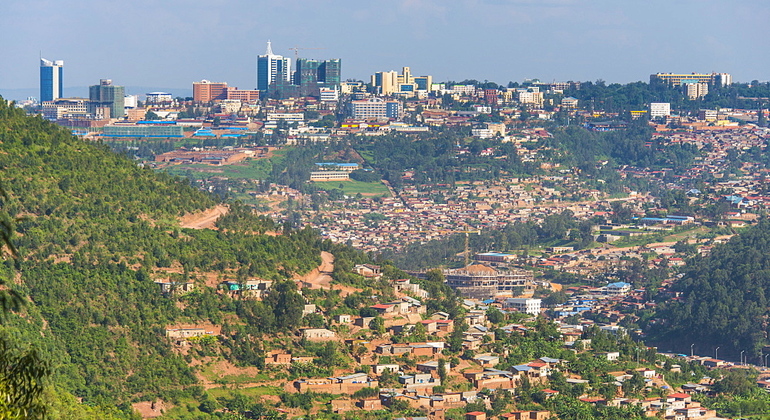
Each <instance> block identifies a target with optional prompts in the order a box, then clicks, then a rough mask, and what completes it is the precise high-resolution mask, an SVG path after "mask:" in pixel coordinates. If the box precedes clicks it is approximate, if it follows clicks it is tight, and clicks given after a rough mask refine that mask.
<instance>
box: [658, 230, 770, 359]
mask: <svg viewBox="0 0 770 420" xmlns="http://www.w3.org/2000/svg"><path fill="white" fill-rule="evenodd" d="M768 250H770V221H768V220H763V221H761V222H760V223H758V224H757V225H756V226H755V227H753V228H751V229H750V230H748V231H746V232H744V233H741V234H740V235H737V236H735V237H733V238H732V239H731V240H730V242H728V243H726V244H723V245H718V246H716V247H715V248H714V249H713V250H712V252H711V254H710V255H709V256H707V257H698V258H695V259H694V260H692V261H690V262H689V263H688V267H687V269H686V272H685V275H684V277H683V278H682V279H681V280H679V281H678V282H677V283H676V284H675V285H674V286H673V291H675V292H678V293H679V295H680V296H679V297H677V298H676V299H675V300H672V301H669V302H667V303H666V304H664V305H662V308H661V310H660V311H659V312H658V315H657V316H656V324H655V325H653V328H652V331H651V332H652V334H653V336H654V339H655V340H654V341H658V342H660V343H661V344H664V345H666V346H671V347H673V348H677V349H679V351H680V352H682V353H689V347H690V345H691V344H694V345H695V346H694V349H695V352H696V353H697V354H702V355H710V354H713V353H714V349H715V348H716V347H717V346H719V347H720V349H719V356H720V357H727V358H734V359H736V360H737V359H738V358H739V356H740V352H741V351H742V350H744V351H745V352H746V353H745V354H746V355H748V359H747V360H749V361H752V362H754V363H760V360H761V359H760V355H761V352H762V348H763V346H764V345H766V344H767V342H768V340H767V337H768V332H770V331H769V327H768V323H767V318H768V315H770V311H768V301H767V296H768V294H770V251H768Z"/></svg>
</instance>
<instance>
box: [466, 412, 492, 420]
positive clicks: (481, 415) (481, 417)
mask: <svg viewBox="0 0 770 420" xmlns="http://www.w3.org/2000/svg"><path fill="white" fill-rule="evenodd" d="M465 420H487V413H485V412H483V411H471V412H470V413H465Z"/></svg>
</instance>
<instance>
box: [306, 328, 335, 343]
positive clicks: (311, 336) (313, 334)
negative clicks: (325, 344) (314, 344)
mask: <svg viewBox="0 0 770 420" xmlns="http://www.w3.org/2000/svg"><path fill="white" fill-rule="evenodd" d="M302 338H303V339H305V340H309V341H327V340H336V339H337V333H335V332H334V331H331V330H327V329H326V328H305V329H303V330H302Z"/></svg>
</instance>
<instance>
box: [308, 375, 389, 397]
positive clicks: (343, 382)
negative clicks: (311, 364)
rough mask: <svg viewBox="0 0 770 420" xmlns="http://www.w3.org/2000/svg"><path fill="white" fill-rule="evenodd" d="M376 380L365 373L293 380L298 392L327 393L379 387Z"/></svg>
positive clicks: (349, 392) (343, 392)
mask: <svg viewBox="0 0 770 420" xmlns="http://www.w3.org/2000/svg"><path fill="white" fill-rule="evenodd" d="M379 386H380V383H379V382H378V381H377V380H374V379H371V378H369V376H368V375H367V374H365V373H354V374H352V375H347V376H340V377H334V378H314V379H301V380H297V381H294V388H295V389H296V390H297V391H299V392H308V391H313V392H323V393H329V394H353V393H354V392H356V391H359V390H361V389H362V388H379Z"/></svg>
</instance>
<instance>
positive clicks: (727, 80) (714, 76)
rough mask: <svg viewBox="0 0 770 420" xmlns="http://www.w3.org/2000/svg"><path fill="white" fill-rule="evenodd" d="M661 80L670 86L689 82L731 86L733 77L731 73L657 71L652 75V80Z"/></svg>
mask: <svg viewBox="0 0 770 420" xmlns="http://www.w3.org/2000/svg"><path fill="white" fill-rule="evenodd" d="M656 80H660V81H662V82H664V83H667V84H668V85H670V86H674V87H676V86H681V85H682V84H684V83H687V82H690V83H692V82H695V83H706V84H710V85H712V86H729V85H731V84H732V83H733V77H732V76H731V75H730V74H729V73H711V74H705V73H690V74H676V73H656V74H651V75H650V82H653V81H656Z"/></svg>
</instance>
